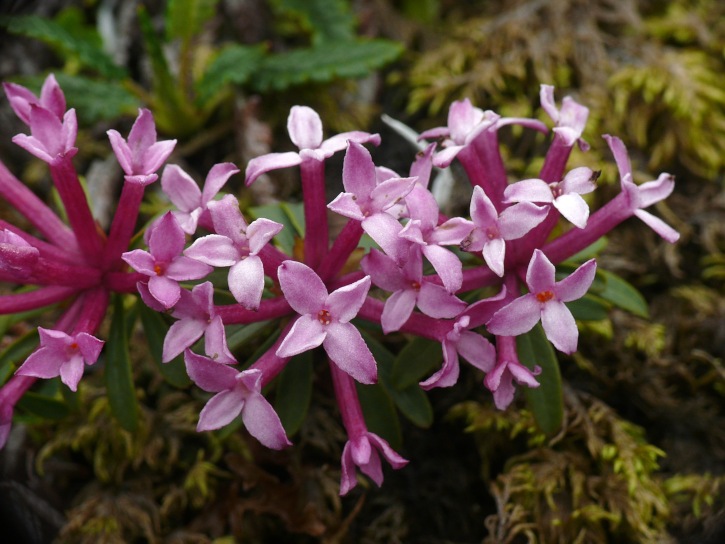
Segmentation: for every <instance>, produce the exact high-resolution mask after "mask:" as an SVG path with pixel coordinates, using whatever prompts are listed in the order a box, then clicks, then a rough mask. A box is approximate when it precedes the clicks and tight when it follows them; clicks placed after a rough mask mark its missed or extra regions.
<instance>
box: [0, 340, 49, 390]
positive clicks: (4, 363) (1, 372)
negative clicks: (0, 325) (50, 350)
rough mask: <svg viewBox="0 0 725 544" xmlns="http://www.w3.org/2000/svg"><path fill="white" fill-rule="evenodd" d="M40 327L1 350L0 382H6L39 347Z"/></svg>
mask: <svg viewBox="0 0 725 544" xmlns="http://www.w3.org/2000/svg"><path fill="white" fill-rule="evenodd" d="M38 342H39V339H38V329H33V330H31V331H29V332H27V333H25V334H24V335H23V336H21V337H20V338H18V339H17V340H15V341H14V342H13V343H11V344H10V345H9V346H8V347H7V348H5V349H4V350H3V351H2V352H0V383H5V382H6V381H7V379H8V378H9V377H10V376H11V375H12V373H13V372H15V370H16V369H17V368H18V367H19V366H20V365H21V364H22V363H23V362H24V361H25V359H27V358H28V356H29V355H30V354H31V353H33V351H34V350H35V348H37V347H38Z"/></svg>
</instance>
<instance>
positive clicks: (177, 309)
mask: <svg viewBox="0 0 725 544" xmlns="http://www.w3.org/2000/svg"><path fill="white" fill-rule="evenodd" d="M213 297H214V286H213V285H212V284H211V282H208V281H207V282H204V283H201V284H199V285H196V286H194V288H193V289H192V290H191V292H189V291H187V290H185V289H182V290H181V298H179V302H177V303H176V305H175V306H174V309H173V311H172V312H171V315H172V316H173V317H175V318H177V319H178V321H176V322H175V323H174V324H173V325H171V327H169V332H167V333H166V337H165V338H164V349H163V356H162V360H163V361H164V362H165V363H166V362H168V361H170V360H171V359H173V358H174V357H176V356H177V355H179V354H181V353H182V352H183V351H184V350H185V349H186V348H189V347H191V346H192V345H193V344H194V343H195V342H196V341H197V340H198V339H199V338H201V337H202V335H203V336H204V341H205V346H204V351H205V352H206V354H207V355H208V356H209V357H210V358H211V359H212V360H214V361H216V362H217V363H225V364H230V363H236V362H237V361H236V359H235V358H234V356H233V355H232V354H231V352H230V351H229V348H228V347H227V339H226V334H225V332H224V323H223V322H222V318H221V317H219V316H218V315H216V310H215V307H214V299H213Z"/></svg>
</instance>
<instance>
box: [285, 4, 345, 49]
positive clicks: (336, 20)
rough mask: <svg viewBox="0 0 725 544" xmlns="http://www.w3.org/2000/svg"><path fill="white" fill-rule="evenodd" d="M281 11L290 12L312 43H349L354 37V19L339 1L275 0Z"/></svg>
mask: <svg viewBox="0 0 725 544" xmlns="http://www.w3.org/2000/svg"><path fill="white" fill-rule="evenodd" d="M275 4H276V5H277V7H278V8H279V9H281V10H283V11H287V12H292V13H294V14H295V15H297V16H298V17H300V19H301V20H302V23H303V26H304V27H305V30H307V31H309V32H310V33H311V34H312V43H313V44H315V45H316V44H320V43H322V42H329V41H350V40H352V39H353V38H354V37H355V17H354V16H353V14H352V12H351V11H350V6H349V4H348V3H347V2H342V1H341V0H276V2H275Z"/></svg>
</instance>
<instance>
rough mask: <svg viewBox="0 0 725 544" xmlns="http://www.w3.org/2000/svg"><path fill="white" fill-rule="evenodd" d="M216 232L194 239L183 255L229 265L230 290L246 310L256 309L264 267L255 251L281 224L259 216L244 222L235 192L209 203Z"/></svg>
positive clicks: (260, 295) (201, 260)
mask: <svg viewBox="0 0 725 544" xmlns="http://www.w3.org/2000/svg"><path fill="white" fill-rule="evenodd" d="M209 213H210V214H211V217H212V221H213V222H214V229H215V230H216V232H217V234H210V235H208V236H204V237H202V238H199V239H198V240H196V241H195V242H194V243H193V244H192V245H191V247H189V248H188V249H187V250H186V251H184V255H186V256H187V257H191V258H192V259H195V260H197V261H199V262H202V263H206V264H208V265H211V266H228V267H230V268H229V275H228V283H229V290H230V291H231V292H232V295H234V298H235V299H236V300H237V302H239V303H240V304H241V305H242V306H244V307H245V308H247V309H248V310H256V309H257V308H259V303H260V301H261V299H262V291H264V267H263V266H262V259H261V258H260V257H259V256H258V255H257V254H258V253H259V252H260V251H261V250H262V248H264V246H265V244H266V243H267V242H269V241H270V240H271V239H272V238H273V237H274V236H275V235H276V234H277V233H278V232H279V231H281V230H282V228H283V225H281V224H280V223H276V222H275V221H271V220H270V219H265V218H260V219H257V220H256V221H253V222H252V223H251V224H250V225H247V223H246V221H245V220H244V217H243V216H242V212H241V211H239V203H238V202H237V199H236V198H235V197H234V195H226V196H225V197H224V198H222V199H221V200H218V201H214V202H210V203H209Z"/></svg>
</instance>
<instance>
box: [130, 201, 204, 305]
mask: <svg viewBox="0 0 725 544" xmlns="http://www.w3.org/2000/svg"><path fill="white" fill-rule="evenodd" d="M185 243H186V237H185V236H184V231H182V230H181V227H180V226H179V224H178V223H177V222H176V219H174V216H173V215H172V214H171V212H167V213H166V214H165V215H164V216H163V217H162V218H161V219H160V220H159V221H158V222H157V223H156V224H155V225H154V226H153V227H152V228H151V235H150V236H149V240H148V245H149V251H144V250H142V249H134V250H133V251H127V252H126V253H124V254H123V255H122V257H123V260H124V261H126V262H127V263H128V264H130V265H131V266H132V267H133V268H134V269H135V270H136V271H138V272H141V273H142V274H146V275H147V276H149V280H148V285H145V284H143V283H139V284H138V288H139V292H140V293H141V296H142V297H144V300H145V301H146V302H147V304H149V300H148V298H149V295H150V298H152V299H154V300H156V301H157V303H158V304H161V306H162V307H163V308H165V309H169V308H171V307H172V306H174V304H176V303H177V302H178V301H179V297H181V287H180V286H179V282H180V281H188V280H198V279H201V278H203V277H204V276H206V275H207V274H209V273H210V272H211V271H212V270H213V268H212V267H211V266H209V265H208V264H205V263H202V262H199V261H196V260H194V259H191V258H190V257H184V256H183V255H182V254H181V252H182V251H183V250H184V245H185ZM149 305H150V306H151V307H154V303H153V302H151V303H150V304H149Z"/></svg>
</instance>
